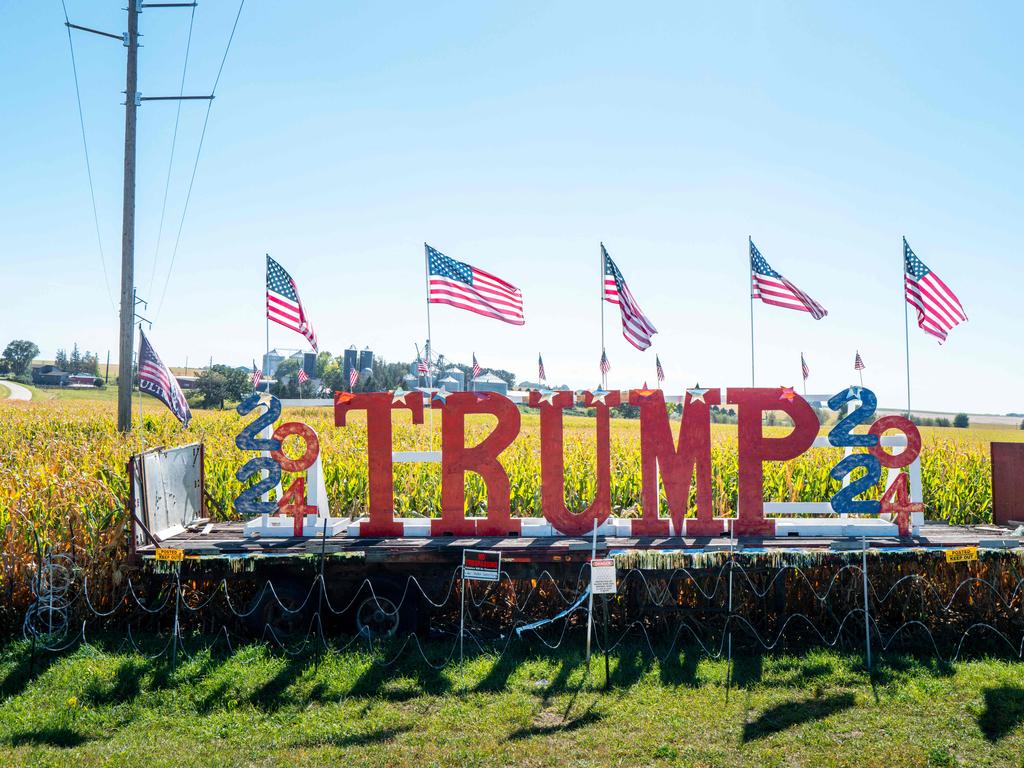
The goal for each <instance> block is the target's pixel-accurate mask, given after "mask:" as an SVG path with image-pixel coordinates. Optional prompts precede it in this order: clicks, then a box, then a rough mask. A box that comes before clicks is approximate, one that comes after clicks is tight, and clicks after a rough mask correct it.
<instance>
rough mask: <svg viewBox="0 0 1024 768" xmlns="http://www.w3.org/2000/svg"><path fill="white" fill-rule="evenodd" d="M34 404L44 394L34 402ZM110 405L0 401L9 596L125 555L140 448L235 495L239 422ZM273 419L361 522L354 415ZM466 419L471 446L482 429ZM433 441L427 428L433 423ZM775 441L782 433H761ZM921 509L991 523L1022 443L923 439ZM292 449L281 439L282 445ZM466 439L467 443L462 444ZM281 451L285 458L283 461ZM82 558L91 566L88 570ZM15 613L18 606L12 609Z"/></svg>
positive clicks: (808, 496)
mask: <svg viewBox="0 0 1024 768" xmlns="http://www.w3.org/2000/svg"><path fill="white" fill-rule="evenodd" d="M43 394H44V395H45V394H46V393H43ZM114 407H115V406H114V403H113V401H112V400H111V399H109V398H103V397H101V396H100V393H96V394H94V393H92V392H88V391H87V392H84V393H74V394H70V393H60V396H59V397H54V398H51V399H38V400H33V401H31V402H27V403H15V402H0V445H3V446H5V450H4V451H3V452H2V454H0V530H2V531H3V541H4V559H5V568H4V573H3V579H4V580H12V579H13V581H14V583H13V584H11V583H8V584H6V585H0V586H2V587H3V588H5V589H9V590H13V592H14V593H15V594H16V593H17V592H18V591H19V590H23V589H24V585H25V583H26V579H24V578H23V576H24V572H23V570H22V568H23V567H24V565H25V564H26V563H27V562H28V561H29V560H30V559H31V553H32V552H34V551H35V547H36V544H37V543H38V544H39V545H42V546H44V547H45V546H53V547H54V548H55V549H56V550H58V551H60V550H66V549H69V548H70V546H71V544H70V540H71V539H72V538H73V539H74V546H75V547H76V549H77V550H78V551H81V552H84V553H85V554H88V555H91V556H96V557H95V558H94V562H101V563H106V564H109V563H111V562H113V561H115V560H116V559H117V555H118V554H119V552H120V551H121V549H122V547H123V546H124V537H123V536H122V535H121V531H122V530H123V527H124V525H125V521H126V517H125V503H124V502H125V499H126V498H127V494H128V483H127V474H126V469H125V465H126V462H127V460H128V457H129V456H130V455H131V454H132V453H133V452H136V451H138V450H139V449H140V448H142V447H153V446H159V445H163V446H173V445H180V444H184V443H187V442H192V441H202V442H203V443H204V444H205V446H206V451H207V454H206V481H207V487H208V489H209V491H210V493H211V495H212V497H213V498H214V500H215V502H216V508H215V509H213V510H212V513H213V515H214V516H215V517H219V516H223V515H230V514H231V508H232V500H233V499H234V498H235V496H236V495H237V494H238V492H239V491H240V490H241V484H240V483H239V482H238V481H237V480H236V479H235V471H236V470H237V469H238V467H240V466H241V465H242V463H243V462H244V460H245V459H246V458H248V457H249V454H243V453H242V452H240V451H238V450H237V449H236V447H235V444H234V437H235V435H236V434H237V433H238V431H239V429H240V428H241V427H242V426H243V425H244V424H245V423H247V422H248V418H242V417H240V416H238V415H237V414H236V413H235V412H234V411H232V410H225V411H197V412H196V414H195V418H194V419H193V421H192V425H191V427H190V428H189V429H188V430H185V429H183V428H181V426H180V425H179V424H178V422H177V421H175V420H174V418H173V417H172V416H171V415H170V414H169V413H167V411H166V409H165V408H164V407H163V405H162V404H160V403H159V402H157V401H155V400H153V399H151V398H144V399H143V401H142V408H141V412H142V427H143V428H142V430H141V432H140V431H138V430H136V432H135V433H133V434H132V435H130V436H125V435H121V434H119V433H118V432H117V430H116V429H115V418H114V415H115V414H114ZM284 418H286V419H288V418H291V419H299V420H303V421H305V422H307V423H309V424H310V425H311V426H312V427H313V428H314V429H316V431H317V433H318V434H319V438H320V442H321V452H322V456H323V462H324V471H325V476H326V482H327V488H328V494H329V496H330V499H331V505H332V509H333V510H334V511H335V512H338V511H344V512H351V513H352V514H354V515H358V514H360V513H361V512H362V511H363V510H364V509H365V506H366V502H367V492H368V486H367V470H366V458H365V443H366V433H365V429H364V428H363V426H362V424H361V422H360V418H359V416H358V415H357V416H355V417H353V419H352V423H351V424H350V426H348V427H345V428H338V427H335V426H334V423H333V415H332V412H331V410H330V409H328V408H310V409H302V410H286V411H285V415H284ZM488 418H489V417H480V418H477V419H476V420H475V421H474V420H471V422H470V423H471V430H472V431H475V432H476V433H478V434H483V433H484V432H485V431H486V429H487V423H486V422H487V419H488ZM432 426H433V430H434V434H433V440H434V442H435V444H436V443H437V442H438V441H439V439H440V436H439V428H440V419H439V418H434V420H433V425H432ZM430 427H431V424H430V417H429V415H428V416H427V423H426V424H425V425H423V426H418V427H414V426H412V425H411V424H409V422H408V415H407V414H400V413H397V412H396V417H395V445H396V449H405V450H410V449H416V448H420V449H425V448H427V447H428V445H429V444H430V441H431V433H430V431H429V430H430ZM566 427H567V434H566V439H565V449H564V450H565V461H566V499H567V503H568V505H569V506H570V508H573V509H580V508H582V507H583V506H585V505H586V504H587V503H589V501H590V499H591V498H592V496H593V491H594V469H593V441H594V434H593V422H592V420H590V419H587V418H585V417H567V418H566ZM712 429H713V448H712V456H713V484H714V488H713V490H714V499H715V507H716V512H717V513H718V514H724V515H728V514H732V512H731V510H733V509H734V508H735V500H736V431H735V427H734V426H731V425H713V427H712ZM766 429H769V430H775V431H777V432H779V433H782V432H784V431H785V428H784V427H769V428H766ZM922 433H923V436H924V449H923V452H922V461H923V463H924V466H923V470H924V471H923V474H924V483H925V486H924V501H925V508H926V516H927V517H928V518H929V519H942V520H947V521H949V522H950V523H978V522H985V521H988V520H991V514H992V513H991V507H992V491H991V469H990V459H989V443H990V442H992V441H994V440H1015V441H1017V440H1024V431H1021V430H1016V429H998V428H993V427H978V428H970V429H953V428H928V427H926V428H923V429H922ZM291 439H294V438H291ZM471 439H472V438H471ZM538 446H539V437H538V417H537V416H536V415H535V414H529V413H528V414H524V416H523V427H522V431H521V434H520V436H519V438H518V439H517V440H516V442H515V443H514V444H513V445H512V446H511V447H510V448H509V449H508V450H507V451H506V452H505V453H504V454H503V455H502V461H503V463H504V465H505V467H506V469H507V470H508V472H509V476H510V479H511V488H512V491H511V492H512V511H513V514H517V515H522V516H531V515H539V514H540V512H539V505H540V500H539V499H540V487H539V483H540V470H539V450H538ZM287 449H288V446H286V450H287ZM839 457H840V453H839V451H838V450H832V449H821V450H813V451H809V452H807V453H806V454H804V455H803V456H802V457H801V458H799V459H798V460H795V461H790V462H786V463H773V464H768V465H766V467H765V498H766V499H771V500H777V501H787V500H795V501H807V500H815V501H820V500H822V499H826V498H828V497H829V496H830V495H831V493H832V492H834V488H835V487H837V486H836V484H835V482H834V481H832V480H831V479H830V478H829V477H828V471H829V469H830V468H831V467H832V466H833V465H834V464H835V463H836V462H837V461H838V460H839ZM612 465H613V472H612V474H613V477H612V503H613V507H614V509H615V510H616V514H618V515H623V516H629V515H631V514H636V511H635V510H636V505H637V503H638V500H639V497H640V450H639V422H638V421H636V420H627V419H616V420H614V421H613V428H612ZM395 485H396V493H395V503H396V509H397V512H398V513H399V514H402V515H419V514H424V515H432V514H436V513H437V511H438V509H439V503H440V471H439V467H438V466H437V465H416V464H404V465H397V466H396V467H395ZM485 498H486V496H485V492H484V487H483V484H482V482H481V481H480V479H479V478H478V477H477V476H475V475H471V476H470V478H469V481H468V483H467V505H468V507H469V508H470V509H472V510H476V511H481V510H482V505H483V503H484V500H485ZM91 559H92V558H91ZM15 602H16V603H17V602H18V601H17V600H16V601H15Z"/></svg>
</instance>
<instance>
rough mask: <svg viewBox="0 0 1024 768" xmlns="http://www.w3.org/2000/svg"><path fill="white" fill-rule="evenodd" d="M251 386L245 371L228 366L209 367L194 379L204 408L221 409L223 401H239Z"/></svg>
mask: <svg viewBox="0 0 1024 768" xmlns="http://www.w3.org/2000/svg"><path fill="white" fill-rule="evenodd" d="M251 386H252V384H251V382H250V381H249V377H248V376H247V375H246V372H245V370H243V369H240V368H232V367H231V366H229V365H220V364H218V365H214V366H211V367H210V368H207V369H206V370H204V371H201V372H200V374H199V378H198V379H196V391H198V392H199V394H200V395H201V396H202V405H203V407H205V408H213V407H217V408H223V407H224V401H225V400H241V399H242V397H243V396H244V395H245V394H246V393H247V392H248V391H249V390H250V387H251Z"/></svg>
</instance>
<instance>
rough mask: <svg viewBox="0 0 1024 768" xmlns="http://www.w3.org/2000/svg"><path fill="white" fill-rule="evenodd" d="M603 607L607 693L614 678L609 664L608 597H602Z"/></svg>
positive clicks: (609, 618) (605, 686)
mask: <svg viewBox="0 0 1024 768" xmlns="http://www.w3.org/2000/svg"><path fill="white" fill-rule="evenodd" d="M601 607H602V608H603V609H604V689H605V690H606V691H607V690H608V685H609V684H610V683H611V676H612V673H611V670H610V668H609V664H608V622H609V621H610V620H611V617H610V616H609V615H608V614H609V610H608V595H601Z"/></svg>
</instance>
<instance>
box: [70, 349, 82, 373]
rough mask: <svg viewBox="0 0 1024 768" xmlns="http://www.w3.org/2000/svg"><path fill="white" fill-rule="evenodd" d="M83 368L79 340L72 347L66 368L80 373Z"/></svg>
mask: <svg viewBox="0 0 1024 768" xmlns="http://www.w3.org/2000/svg"><path fill="white" fill-rule="evenodd" d="M81 369H82V353H81V352H79V351H78V342H75V345H74V346H73V347H72V348H71V357H70V358H68V367H67V369H66V370H68V371H70V372H71V373H78V372H79V371H80V370H81Z"/></svg>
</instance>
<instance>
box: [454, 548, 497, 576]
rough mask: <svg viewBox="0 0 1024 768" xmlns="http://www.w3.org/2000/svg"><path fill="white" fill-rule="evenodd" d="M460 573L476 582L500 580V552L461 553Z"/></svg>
mask: <svg viewBox="0 0 1024 768" xmlns="http://www.w3.org/2000/svg"><path fill="white" fill-rule="evenodd" d="M462 572H463V575H464V576H465V578H467V579H474V580H476V581H498V580H499V579H500V578H501V552H492V551H490V550H484V549H465V550H463V551H462Z"/></svg>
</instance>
